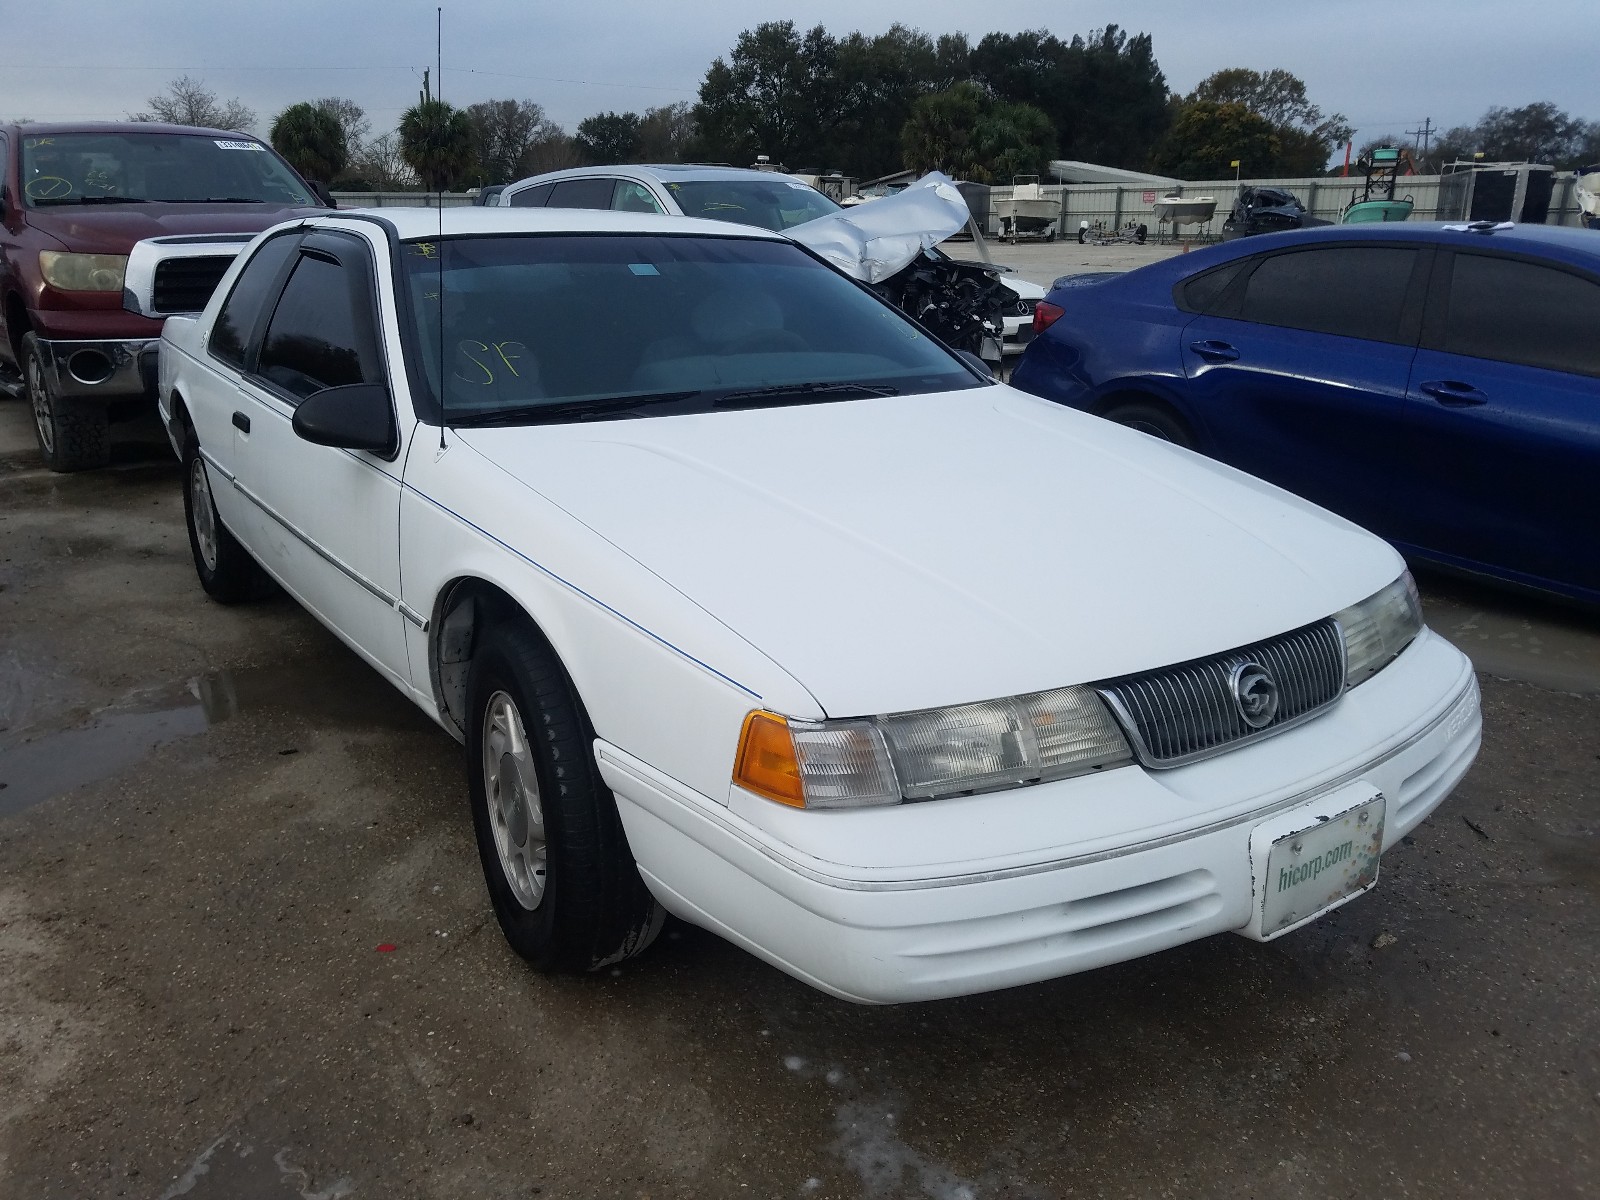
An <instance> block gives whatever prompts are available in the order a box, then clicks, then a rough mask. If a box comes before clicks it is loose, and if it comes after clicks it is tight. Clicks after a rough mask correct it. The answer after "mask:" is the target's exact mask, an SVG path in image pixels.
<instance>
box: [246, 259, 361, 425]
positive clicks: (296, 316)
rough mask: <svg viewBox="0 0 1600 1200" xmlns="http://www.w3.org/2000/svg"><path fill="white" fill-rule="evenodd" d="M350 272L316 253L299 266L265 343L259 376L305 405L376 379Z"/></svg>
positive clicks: (276, 311)
mask: <svg viewBox="0 0 1600 1200" xmlns="http://www.w3.org/2000/svg"><path fill="white" fill-rule="evenodd" d="M354 284H355V280H354V279H353V278H352V269H351V268H349V267H345V266H341V265H340V264H339V263H337V262H335V261H334V260H333V259H331V258H325V257H323V256H322V255H321V254H317V253H303V254H301V256H300V260H299V261H298V262H297V263H295V265H294V271H293V273H292V274H291V275H290V276H289V282H288V283H287V284H285V285H284V289H283V296H282V298H281V299H280V300H279V301H278V307H277V308H276V309H274V310H273V313H272V320H271V321H270V322H269V323H268V324H267V333H266V336H265V337H264V338H263V339H262V342H261V360H260V363H259V364H258V366H257V367H256V373H257V374H258V375H260V376H262V377H263V378H264V379H267V380H269V381H271V382H272V383H275V384H277V386H278V387H280V388H282V389H283V390H284V391H286V392H288V393H289V394H290V395H291V396H294V397H296V398H298V399H301V400H304V399H305V398H306V397H307V396H309V395H311V394H312V393H313V392H319V391H321V390H322V389H323V388H328V387H339V386H340V385H342V384H347V383H368V382H373V381H375V379H376V372H375V371H374V370H372V369H371V364H370V363H364V362H363V361H362V360H363V355H362V353H361V350H360V347H361V345H362V342H363V340H364V339H363V338H362V336H361V332H360V330H361V325H362V322H361V321H360V320H359V319H358V316H357V313H356V297H357V296H358V295H359V294H360V293H359V290H358V289H357V288H356V287H355V286H354Z"/></svg>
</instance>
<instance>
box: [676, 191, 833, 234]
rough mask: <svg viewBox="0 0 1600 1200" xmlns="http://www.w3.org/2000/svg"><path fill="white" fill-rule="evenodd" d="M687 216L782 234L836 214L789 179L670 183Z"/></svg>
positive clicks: (829, 204)
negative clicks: (749, 226)
mask: <svg viewBox="0 0 1600 1200" xmlns="http://www.w3.org/2000/svg"><path fill="white" fill-rule="evenodd" d="M667 191H669V192H671V193H672V198H673V199H674V200H676V201H677V202H678V207H679V208H681V209H683V215H684V216H686V217H707V218H709V219H711V220H713V221H732V222H734V223H735V224H738V225H758V226H760V227H761V228H762V229H771V230H772V231H774V232H782V231H783V230H785V229H788V228H790V227H791V226H794V225H803V224H805V223H806V222H807V221H814V220H816V219H817V218H818V217H825V216H827V215H828V214H829V213H836V212H838V211H839V206H838V205H837V204H835V203H834V202H833V201H832V200H829V199H828V198H827V197H826V196H824V195H823V194H822V193H821V192H819V191H817V189H816V188H814V187H811V186H809V185H808V184H804V183H796V182H795V181H794V180H792V179H781V178H774V179H705V180H690V181H688V182H685V183H669V184H667Z"/></svg>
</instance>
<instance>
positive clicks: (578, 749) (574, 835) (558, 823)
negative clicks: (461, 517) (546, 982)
mask: <svg viewBox="0 0 1600 1200" xmlns="http://www.w3.org/2000/svg"><path fill="white" fill-rule="evenodd" d="M467 701H468V708H467V712H468V721H467V763H468V775H469V780H470V787H471V796H472V824H473V828H474V831H475V832H476V834H477V840H478V857H479V859H480V861H481V862H482V864H483V875H484V882H485V883H486V884H487V886H488V890H489V901H490V903H491V904H492V905H493V907H494V914H495V918H496V920H498V921H499V923H500V930H501V932H502V933H503V934H504V935H505V939H506V941H507V942H509V943H510V945H511V948H512V949H513V950H515V951H516V952H517V953H518V954H520V955H521V956H522V957H523V958H525V959H526V960H527V961H528V962H529V963H531V964H532V965H533V966H534V967H535V968H536V969H537V970H540V971H558V970H568V971H593V970H597V969H599V968H601V967H604V966H608V965H610V964H611V963H615V962H620V961H621V960H622V959H625V958H631V957H632V956H633V955H635V954H638V953H639V952H641V951H642V950H644V949H645V947H647V946H648V945H649V944H650V943H651V942H652V941H654V940H655V937H656V934H657V933H659V932H660V930H661V924H662V921H663V920H664V919H665V916H666V914H665V911H664V910H663V909H662V908H661V906H660V905H658V904H657V903H656V901H655V898H654V897H653V896H652V895H651V894H650V891H649V889H648V888H646V887H645V885H644V880H643V879H641V878H640V877H639V870H638V867H637V866H636V865H635V864H634V861H633V853H632V851H631V850H630V849H629V848H628V839H627V836H626V834H625V833H624V832H623V828H622V819H621V817H620V816H618V814H617V802H616V799H615V797H613V796H612V794H611V791H610V789H608V788H607V787H606V785H605V781H604V780H603V779H602V778H601V777H600V770H599V767H598V766H597V765H596V764H595V761H594V732H593V730H592V729H591V728H590V727H589V721H588V718H587V716H586V715H585V714H584V711H583V706H582V704H581V703H580V701H579V700H578V696H577V693H576V691H575V690H574V689H573V686H572V683H571V681H570V680H569V679H568V678H567V675H566V672H565V671H564V670H563V669H562V667H561V664H560V662H559V661H558V660H557V659H556V656H555V654H554V652H553V651H552V650H551V649H550V647H549V646H548V645H547V644H546V643H545V642H544V640H543V639H542V638H540V637H539V636H538V635H537V634H536V633H534V632H533V630H532V629H530V628H529V627H528V626H526V625H524V624H521V623H517V622H506V623H501V624H499V625H495V626H492V627H490V629H489V630H488V632H487V633H486V634H485V635H484V636H483V638H482V639H481V642H480V644H479V646H478V648H477V650H476V652H475V653H474V654H473V657H472V665H471V667H470V669H469V671H468V674H467Z"/></svg>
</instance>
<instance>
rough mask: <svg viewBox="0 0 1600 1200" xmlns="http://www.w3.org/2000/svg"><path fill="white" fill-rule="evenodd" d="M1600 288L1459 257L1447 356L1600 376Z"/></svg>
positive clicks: (1507, 262)
mask: <svg viewBox="0 0 1600 1200" xmlns="http://www.w3.org/2000/svg"><path fill="white" fill-rule="evenodd" d="M1596 331H1600V284H1596V283H1593V282H1591V281H1590V280H1587V279H1584V278H1582V277H1580V276H1577V275H1573V274H1570V273H1569V272H1566V271H1559V270H1556V269H1555V268H1553V267H1543V266H1539V265H1538V264H1536V263H1530V262H1520V261H1518V260H1516V259H1510V258H1494V257H1491V256H1489V255H1487V254H1457V255H1456V256H1455V265H1454V268H1453V269H1452V270H1451V273H1450V311H1449V315H1448V317H1447V318H1446V321H1445V335H1444V346H1443V349H1444V351H1445V353H1447V354H1465V355H1470V356H1471V357H1473V358H1492V359H1497V360H1498V361H1500V362H1508V363H1519V364H1521V365H1523V366H1528V367H1545V368H1548V369H1549V370H1552V371H1570V372H1572V373H1574V374H1578V375H1600V333H1597V332H1596Z"/></svg>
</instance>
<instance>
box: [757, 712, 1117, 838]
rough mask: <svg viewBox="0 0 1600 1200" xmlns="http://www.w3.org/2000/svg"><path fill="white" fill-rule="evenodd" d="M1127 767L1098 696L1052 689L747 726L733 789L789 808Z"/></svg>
mask: <svg viewBox="0 0 1600 1200" xmlns="http://www.w3.org/2000/svg"><path fill="white" fill-rule="evenodd" d="M1132 761H1133V755H1132V753H1131V751H1130V750H1129V749H1128V742H1127V739H1126V738H1124V737H1123V736H1122V731H1121V730H1120V729H1119V728H1118V727H1117V723H1116V721H1115V720H1113V719H1112V716H1111V714H1110V713H1109V712H1108V711H1107V710H1106V706H1105V705H1104V703H1102V702H1101V700H1100V697H1099V696H1097V695H1095V693H1094V692H1093V691H1092V690H1091V689H1089V688H1084V687H1071V688H1058V689H1056V690H1054V691H1049V692H1035V693H1032V694H1031V695H1026V696H1014V697H1010V698H1008V699H1004V700H990V701H985V702H984V703H981V704H962V705H956V706H954V707H951V708H934V709H926V710H924V711H922V712H909V713H897V714H894V715H892V716H879V717H863V718H852V719H849V720H835V721H799V720H792V719H790V718H788V717H783V716H779V715H778V714H777V713H770V712H763V711H758V712H752V713H751V714H749V716H747V717H746V718H745V722H744V731H743V733H742V734H741V735H740V738H739V753H738V755H737V757H736V758H735V760H734V771H733V781H734V782H735V783H737V784H738V785H739V786H740V787H743V788H746V789H748V790H750V791H752V792H755V793H756V794H757V795H761V796H765V797H767V798H768V799H769V800H776V801H778V802H779V803H780V804H789V805H793V806H794V807H796V808H855V807H861V806H864V805H876V804H899V803H900V802H901V801H902V800H933V799H937V798H939V797H942V796H955V795H961V794H963V793H968V792H979V791H993V790H996V789H999V788H1010V787H1019V786H1021V785H1023V784H1029V783H1042V782H1044V781H1046V780H1051V779H1064V778H1066V777H1067V776H1069V775H1082V774H1085V773H1086V772H1089V771H1096V770H1100V769H1101V768H1104V767H1111V766H1121V765H1123V764H1124V763H1129V762H1132Z"/></svg>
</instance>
